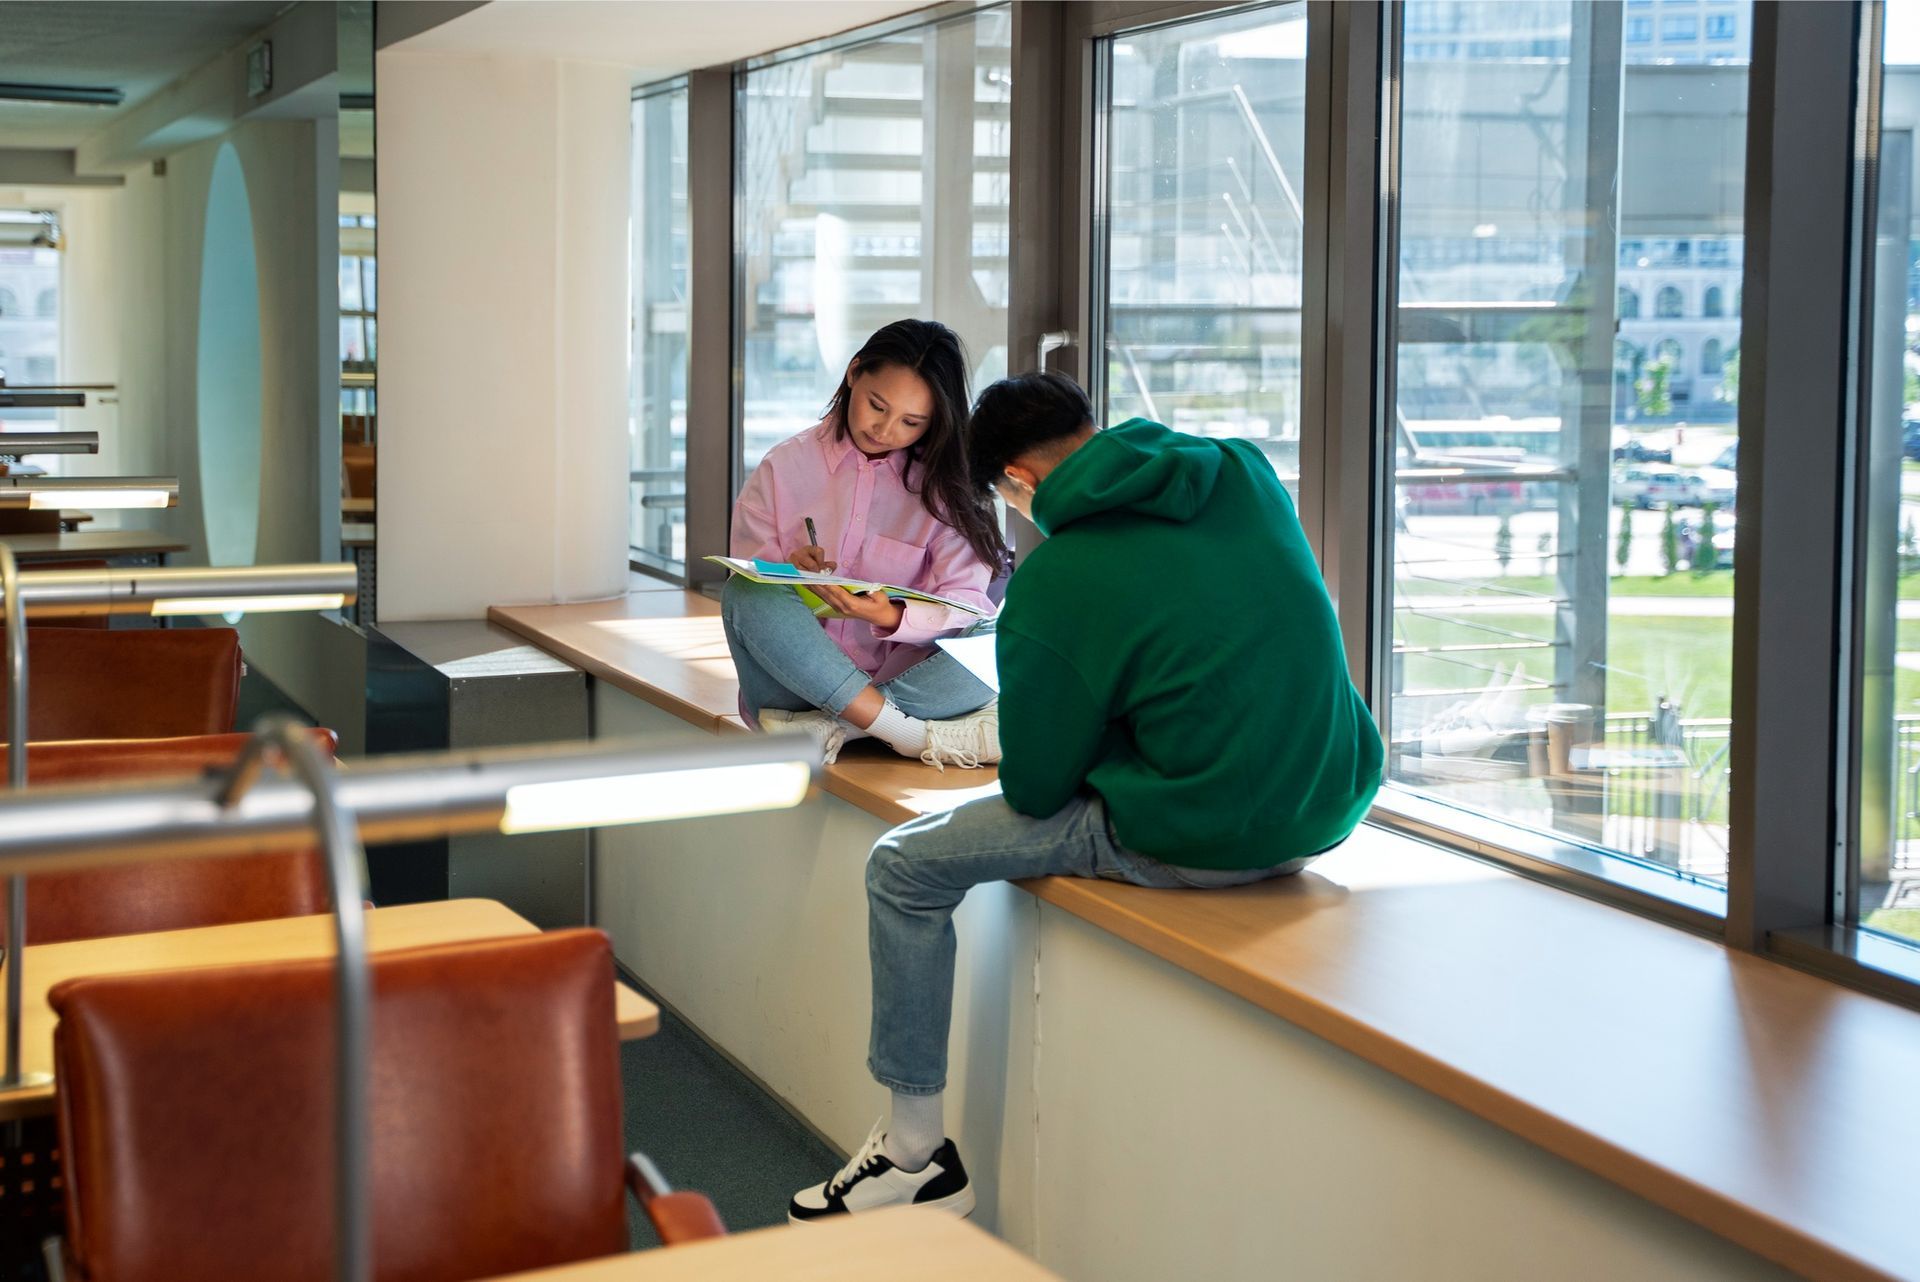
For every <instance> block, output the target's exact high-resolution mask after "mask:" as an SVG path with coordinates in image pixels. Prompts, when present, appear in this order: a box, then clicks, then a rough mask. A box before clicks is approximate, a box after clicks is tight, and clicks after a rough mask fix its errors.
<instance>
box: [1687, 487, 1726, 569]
mask: <svg viewBox="0 0 1920 1282" xmlns="http://www.w3.org/2000/svg"><path fill="white" fill-rule="evenodd" d="M1719 506H1720V505H1719V504H1718V503H1706V504H1702V505H1701V508H1700V537H1699V541H1698V542H1696V543H1695V544H1694V545H1693V567H1692V568H1693V572H1694V573H1695V574H1707V573H1709V572H1711V571H1713V570H1717V569H1719V568H1720V552H1719V550H1718V549H1717V548H1715V547H1714V546H1713V538H1714V536H1715V535H1716V534H1718V533H1720V531H1719V529H1718V528H1716V527H1715V526H1714V523H1713V514H1714V512H1715V511H1716V510H1717V509H1718V508H1719Z"/></svg>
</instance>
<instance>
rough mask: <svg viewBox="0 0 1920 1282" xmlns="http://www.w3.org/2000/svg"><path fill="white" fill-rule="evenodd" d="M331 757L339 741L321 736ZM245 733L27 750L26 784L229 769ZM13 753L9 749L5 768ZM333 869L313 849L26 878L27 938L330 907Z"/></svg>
mask: <svg viewBox="0 0 1920 1282" xmlns="http://www.w3.org/2000/svg"><path fill="white" fill-rule="evenodd" d="M312 733H313V738H314V742H315V744H316V745H317V746H318V747H319V748H320V749H321V751H323V752H324V753H326V755H328V756H329V757H331V756H332V755H333V753H334V747H335V742H336V739H335V736H334V733H333V732H332V731H331V730H314V731H313V732H312ZM246 741H247V736H246V735H243V734H217V735H195V736H191V737H188V738H179V739H98V740H82V741H80V742H73V743H30V744H28V745H27V783H28V786H29V787H33V786H39V785H45V784H73V783H85V782H92V781H96V780H99V781H106V780H116V781H125V780H131V779H142V778H146V779H152V778H163V777H168V776H175V777H177V776H179V775H196V774H201V773H203V772H205V771H206V770H208V769H211V768H217V767H222V766H226V765H228V764H230V763H232V762H233V761H234V760H235V759H236V758H237V757H238V756H239V755H240V749H241V746H242V745H243V744H245V743H246ZM7 752H8V749H7V747H6V746H5V745H0V763H4V762H5V761H6V760H7ZM328 903H329V898H328V894H327V877H326V869H325V867H324V866H323V865H322V863H321V860H320V853H319V851H318V850H317V849H315V848H313V847H311V846H296V847H294V848H291V849H288V850H285V851H274V852H271V853H268V854H263V855H242V856H237V857H232V858H223V859H195V860H184V861H182V860H176V861H171V862H167V863H142V864H121V865H118V866H116V867H112V868H90V869H87V870H85V871H83V872H48V873H36V874H35V875H34V876H32V877H29V878H28V879H27V942H28V943H30V944H57V943H60V942H62V941H63V940H69V939H96V938H99V937H100V936H102V935H138V934H144V933H146V932H148V931H155V930H185V929H188V928H189V927H193V926H224V925H227V924H228V923H231V922H238V921H264V920H266V919H267V918H271V917H301V916H305V915H307V914H309V913H322V912H325V911H327V908H328ZM6 904H7V883H6V881H5V880H4V879H0V944H4V943H5V941H6V933H7V920H6Z"/></svg>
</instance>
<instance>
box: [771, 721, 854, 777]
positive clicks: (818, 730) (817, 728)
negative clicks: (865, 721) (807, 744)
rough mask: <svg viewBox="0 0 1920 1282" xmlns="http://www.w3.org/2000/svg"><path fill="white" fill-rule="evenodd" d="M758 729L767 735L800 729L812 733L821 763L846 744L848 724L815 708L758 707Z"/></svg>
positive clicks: (832, 759) (828, 761) (826, 762)
mask: <svg viewBox="0 0 1920 1282" xmlns="http://www.w3.org/2000/svg"><path fill="white" fill-rule="evenodd" d="M760 728H761V729H762V730H765V731H766V732H767V733H769V734H776V733H778V732H779V731H781V730H799V731H803V732H804V733H806V734H807V735H809V736H811V737H812V739H813V741H814V742H815V743H817V744H819V745H820V761H821V764H822V765H828V766H830V765H832V764H833V763H834V762H835V761H836V760H838V759H839V757H840V749H841V748H843V747H845V746H846V742H847V727H846V726H844V725H842V724H840V718H838V717H836V716H834V715H833V714H832V713H828V712H822V711H820V709H818V708H808V709H807V710H806V711H804V712H789V711H787V710H786V709H785V708H762V709H760Z"/></svg>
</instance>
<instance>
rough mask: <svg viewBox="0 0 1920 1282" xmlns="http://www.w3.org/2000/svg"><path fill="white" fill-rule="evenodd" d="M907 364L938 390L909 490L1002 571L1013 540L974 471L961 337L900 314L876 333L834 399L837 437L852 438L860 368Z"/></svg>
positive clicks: (915, 450)
mask: <svg viewBox="0 0 1920 1282" xmlns="http://www.w3.org/2000/svg"><path fill="white" fill-rule="evenodd" d="M889 365H899V366H902V367H904V368H906V369H910V370H912V371H913V372H914V373H916V374H918V375H919V376H920V377H921V379H922V380H923V381H925V383H926V385H927V387H928V389H929V390H930V391H932V393H933V417H932V421H931V422H930V423H928V425H927V430H926V432H925V433H923V434H922V435H921V437H920V439H919V440H917V441H915V442H914V443H913V444H912V445H911V446H909V447H908V448H907V467H906V468H905V469H904V475H905V477H906V484H907V489H908V490H909V491H911V492H912V493H915V494H918V495H919V496H920V501H921V502H922V503H923V504H925V505H926V509H927V512H928V513H929V514H930V515H931V516H932V517H933V519H934V520H936V521H939V522H940V523H941V524H943V525H950V526H952V527H953V528H954V529H956V530H958V531H960V533H961V534H963V535H965V536H966V540H967V545H968V546H969V547H971V548H972V549H973V554H974V555H975V556H977V557H979V558H980V560H981V561H982V562H984V563H985V564H987V565H989V566H991V567H993V571H994V573H995V574H998V573H1000V571H1001V570H1002V569H1004V568H1005V567H1006V564H1007V544H1006V541H1005V540H1004V539H1002V538H1001V537H1000V527H999V525H998V524H996V523H995V521H994V519H993V512H992V509H990V508H988V507H987V506H986V505H985V504H983V503H982V502H981V500H980V494H979V491H978V490H977V489H975V488H974V485H973V483H972V480H971V479H970V476H969V473H968V469H967V407H968V405H969V404H971V402H972V398H971V397H969V396H968V394H967V352H966V349H965V348H964V347H962V346H961V344H960V336H959V335H958V334H956V333H954V332H953V331H952V330H950V329H948V328H947V327H946V326H945V325H942V324H941V323H940V322H939V321H929V320H898V321H895V322H893V324H891V325H886V326H882V327H881V328H880V329H877V330H875V331H874V332H873V337H871V338H869V339H868V340H867V341H866V344H865V345H864V346H863V347H861V349H860V350H859V351H857V352H855V353H854V354H853V369H852V370H850V371H849V372H848V373H847V374H846V375H844V376H842V377H841V379H840V390H839V391H837V392H835V393H834V394H833V399H832V400H831V401H829V402H827V413H826V417H827V418H829V419H831V420H832V421H833V431H834V436H835V437H836V438H837V439H839V440H846V439H847V430H848V429H847V404H848V402H849V401H850V400H851V399H852V398H853V374H855V373H871V372H872V371H874V370H879V369H885V368H886V367H887V366H889Z"/></svg>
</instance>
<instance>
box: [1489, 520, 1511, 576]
mask: <svg viewBox="0 0 1920 1282" xmlns="http://www.w3.org/2000/svg"><path fill="white" fill-rule="evenodd" d="M1493 559H1494V560H1496V561H1498V562H1499V563H1500V574H1501V576H1502V577H1505V575H1506V573H1507V566H1508V565H1510V564H1512V562H1513V518H1512V517H1510V516H1503V517H1501V518H1500V524H1499V525H1498V526H1496V527H1495V528H1494V531H1493Z"/></svg>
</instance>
